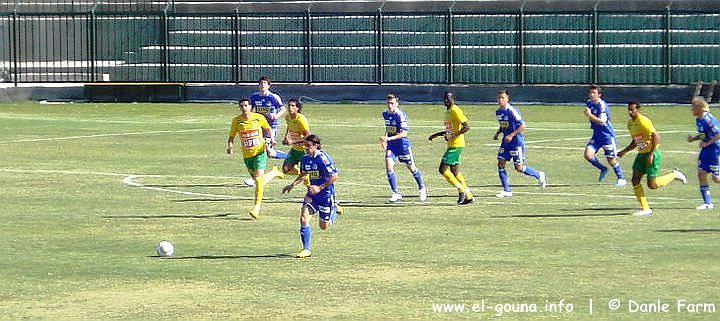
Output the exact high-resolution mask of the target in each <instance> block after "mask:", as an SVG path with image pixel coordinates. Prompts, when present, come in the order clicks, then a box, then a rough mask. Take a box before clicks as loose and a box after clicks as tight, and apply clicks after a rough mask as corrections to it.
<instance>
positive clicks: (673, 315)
mask: <svg viewBox="0 0 720 321" xmlns="http://www.w3.org/2000/svg"><path fill="white" fill-rule="evenodd" d="M401 107H402V108H403V109H405V110H406V111H407V113H408V116H409V118H410V121H411V132H410V138H411V140H412V141H413V143H414V145H413V149H414V152H415V159H416V161H417V163H418V166H419V167H420V169H421V170H422V172H423V174H424V178H425V182H426V183H427V185H428V187H429V191H430V198H429V200H428V201H427V202H425V203H421V202H418V201H417V197H416V195H417V191H416V187H415V184H414V181H413V180H412V177H411V175H410V174H409V173H408V171H407V170H406V169H404V168H402V167H398V168H397V173H398V177H399V180H400V185H401V190H402V191H403V193H404V195H405V200H404V202H402V203H400V204H393V205H388V204H386V200H387V197H388V196H389V195H390V191H389V188H388V187H387V180H386V177H385V170H384V165H383V154H382V151H381V149H380V146H379V144H378V143H377V136H379V135H380V134H381V133H382V131H383V122H382V118H381V117H380V111H381V110H382V109H383V108H384V105H381V104H377V105H351V104H347V105H307V106H305V114H306V115H307V116H308V118H309V119H310V123H311V127H312V130H313V132H314V133H316V134H318V135H319V136H320V137H322V138H323V143H324V149H325V150H326V151H328V152H329V154H330V155H331V156H332V157H333V158H334V159H335V161H336V163H337V166H338V167H339V168H340V179H339V181H338V183H337V188H338V190H339V197H340V199H341V200H342V202H343V204H344V207H345V209H346V211H347V213H346V214H345V215H343V216H341V217H340V219H339V221H338V224H337V225H336V226H334V227H333V228H332V229H331V230H329V231H320V229H319V228H317V224H316V223H315V224H313V257H312V258H309V259H302V260H300V259H295V258H294V257H292V256H293V255H294V254H295V253H296V251H297V250H298V249H299V248H300V239H299V233H298V230H299V224H298V215H299V207H300V203H299V202H300V201H301V197H302V192H301V189H299V188H298V189H296V190H294V191H293V192H292V193H291V195H284V194H282V193H281V192H280V190H281V188H282V186H284V185H285V184H287V183H288V182H289V181H290V180H289V179H285V180H281V181H274V182H272V183H271V184H270V185H269V186H268V188H267V190H266V192H265V202H264V207H263V211H262V213H261V218H260V219H259V220H251V219H250V218H249V217H248V215H247V214H246V211H247V210H248V209H249V208H250V207H251V204H252V197H253V195H252V189H251V188H247V187H245V186H244V185H243V184H242V179H244V178H245V177H247V173H246V171H245V169H244V166H243V163H242V159H241V158H240V155H238V154H235V155H233V156H228V155H226V154H225V142H226V140H227V130H228V127H229V121H230V119H231V118H232V117H233V116H235V115H236V114H237V113H238V108H237V107H236V106H235V105H230V104H181V105H173V104H65V105H52V104H44V105H41V104H36V103H18V104H2V105H0V133H1V134H0V215H1V216H0V218H1V219H0V231H1V232H0V257H1V259H0V284H1V286H0V319H5V320H18V319H33V320H37V319H44V320H72V319H88V320H100V319H126V320H163V319H185V320H215V319H257V320H267V319H276V320H290V319H300V320H302V319H332V320H340V319H355V320H378V319H396V320H409V319H448V320H454V319H461V318H463V319H465V318H466V319H475V320H478V319H497V320H718V318H720V312H719V311H716V310H715V309H717V308H720V307H717V306H718V305H720V252H719V251H720V237H719V236H720V215H719V213H720V209H715V210H711V211H707V212H702V213H701V212H698V211H696V210H695V206H697V205H699V204H700V203H701V201H700V195H699V192H698V187H697V177H696V169H695V164H696V157H697V145H696V143H692V144H691V143H687V142H686V141H685V138H686V137H687V135H688V134H691V133H693V132H694V130H695V129H694V117H693V116H692V115H691V113H690V112H689V110H688V108H687V107H681V106H675V107H668V106H664V107H654V106H651V107H645V108H644V109H645V113H646V114H647V115H649V117H650V118H651V119H653V121H654V122H655V125H656V127H657V128H658V129H659V131H660V133H661V135H662V149H663V150H664V156H665V158H664V163H663V168H664V169H665V170H670V169H672V168H673V167H679V168H681V169H683V170H685V172H686V173H687V174H688V178H689V183H688V184H687V185H682V184H680V183H679V182H674V183H672V184H670V185H668V186H666V187H665V188H663V189H661V190H656V191H648V190H647V189H646V192H647V194H648V198H649V200H650V203H651V206H652V207H653V209H654V210H655V215H653V216H652V217H645V218H636V217H633V216H632V215H631V214H632V213H633V212H634V211H636V210H637V209H638V204H637V201H636V199H635V197H634V196H633V192H632V188H631V187H626V188H624V189H617V188H614V187H613V186H612V183H613V182H614V175H613V174H612V173H611V174H609V175H608V181H606V182H605V183H602V184H601V183H597V174H598V172H597V171H596V170H595V169H594V168H592V167H591V166H590V165H589V164H587V162H585V160H584V159H583V158H582V151H583V148H584V146H585V143H586V142H587V140H588V138H589V137H590V134H591V132H590V129H589V125H588V122H587V119H586V118H585V116H584V115H583V114H582V108H581V106H579V105H578V106H523V105H519V107H520V108H521V110H522V111H523V115H524V117H525V120H526V122H527V125H528V129H527V130H526V132H525V137H526V141H527V142H528V151H527V157H528V165H530V166H532V167H535V168H536V169H539V170H543V171H545V172H546V173H547V175H548V182H549V186H548V188H547V189H545V190H541V189H540V188H539V187H538V186H537V185H536V182H535V180H533V179H530V178H527V177H524V176H522V175H521V174H518V173H516V172H514V171H510V172H511V173H510V181H511V184H512V185H513V187H514V189H513V192H514V194H515V195H514V197H513V198H511V199H497V198H495V196H494V194H495V193H496V192H498V191H499V190H500V187H499V182H498V178H497V170H496V153H497V145H496V144H497V143H496V142H495V141H493V140H492V135H493V133H494V132H495V130H496V128H497V127H496V126H497V124H496V121H495V120H494V110H495V106H487V105H484V106H477V105H464V106H462V107H463V108H464V110H465V112H466V114H467V115H468V117H469V118H470V126H471V131H470V132H469V133H468V135H467V141H468V147H467V148H466V149H465V152H464V153H463V157H464V158H463V160H464V162H463V172H464V173H465V176H466V178H467V180H468V182H469V184H470V185H471V188H472V189H473V191H474V193H475V195H476V197H477V201H476V203H474V204H472V205H469V206H466V207H458V206H457V205H455V199H456V197H457V193H456V191H455V190H454V189H453V188H450V187H449V185H448V184H447V183H446V182H445V181H444V179H442V177H441V176H440V175H439V174H438V173H437V166H438V163H439V160H440V156H441V155H442V153H443V151H444V149H445V146H444V143H443V142H440V141H439V140H436V141H434V142H429V141H427V139H426V137H427V136H428V135H429V134H430V133H432V132H434V131H437V130H440V129H442V117H443V112H444V107H443V106H441V105H405V106H401ZM612 112H613V119H614V123H615V127H616V129H618V136H619V137H618V143H619V146H620V147H621V148H622V147H624V146H626V145H627V143H628V142H629V138H628V133H627V130H626V128H625V124H626V122H627V117H628V116H627V113H626V111H625V108H624V106H617V107H614V108H613V110H612ZM281 130H283V131H284V124H283V125H282V127H281ZM634 157H635V153H634V152H632V153H630V154H629V155H628V156H626V158H623V159H622V161H621V162H622V165H623V169H624V171H625V175H627V176H629V175H630V172H631V162H632V159H634ZM271 163H272V164H277V165H279V164H280V163H279V162H277V161H272V162H271ZM603 163H605V161H604V160H603ZM508 169H510V167H508ZM712 190H713V192H715V197H716V199H718V197H720V196H718V195H720V193H717V191H718V190H719V189H718V187H717V186H713V187H712ZM164 239H167V240H170V241H172V242H173V243H174V244H175V246H176V254H175V256H174V257H173V258H170V259H161V258H158V257H157V256H156V254H155V251H154V247H155V245H156V244H157V243H158V242H159V241H160V240H164ZM613 299H618V300H620V308H619V309H618V310H611V309H610V308H609V304H611V303H614V301H612V300H613ZM561 300H563V301H562V302H563V310H562V311H559V308H558V306H557V305H556V306H555V310H554V311H548V310H550V304H553V303H555V304H559V302H560V301H561ZM590 300H592V305H591V303H590ZM658 300H659V301H660V304H661V305H662V304H668V310H669V312H655V313H641V312H640V311H639V310H641V309H642V310H645V309H648V308H651V307H650V306H649V305H648V304H650V303H653V304H654V305H657V304H658ZM678 300H686V301H680V303H683V302H686V303H685V304H691V303H707V304H703V305H697V306H695V305H692V306H690V307H691V308H692V309H691V310H693V311H697V310H699V311H701V312H700V313H695V312H689V311H688V306H683V305H681V304H679V303H678ZM631 301H632V302H636V303H637V304H638V305H633V304H632V302H631ZM483 302H484V304H485V306H486V307H485V310H484V311H482V310H481V311H478V312H474V311H471V309H472V305H473V304H482V303H483ZM437 304H465V310H464V312H437V311H434V305H437ZM497 304H503V305H505V308H507V309H512V308H515V309H524V310H525V311H523V312H519V311H518V312H512V311H505V312H504V313H502V315H501V316H499V315H498V314H499V312H497V311H495V310H494V309H495V308H496V305H497ZM568 304H571V305H572V311H571V312H570V311H567V309H568ZM640 304H643V305H642V306H641V305H640ZM521 305H522V306H521ZM533 305H534V306H535V310H536V311H535V312H532V310H533V308H532V307H533ZM546 305H548V308H546ZM437 307H438V306H435V308H437ZM451 307H452V306H451ZM490 307H491V308H492V309H490ZM441 308H443V307H442V306H441ZM444 308H447V306H445V307H444ZM501 308H502V307H501ZM660 308H662V307H660ZM678 308H680V311H679V312H678ZM711 308H712V310H711ZM478 309H481V306H477V307H476V310H478ZM591 309H592V313H591ZM633 310H638V311H637V312H633ZM713 310H715V311H713ZM703 311H704V312H703Z"/></svg>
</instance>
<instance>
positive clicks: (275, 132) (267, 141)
mask: <svg viewBox="0 0 720 321" xmlns="http://www.w3.org/2000/svg"><path fill="white" fill-rule="evenodd" d="M270 130H272V133H273V136H275V140H276V141H277V140H278V127H270ZM263 136H264V137H265V149H274V148H275V145H273V144H272V142H271V141H270V136H267V135H263Z"/></svg>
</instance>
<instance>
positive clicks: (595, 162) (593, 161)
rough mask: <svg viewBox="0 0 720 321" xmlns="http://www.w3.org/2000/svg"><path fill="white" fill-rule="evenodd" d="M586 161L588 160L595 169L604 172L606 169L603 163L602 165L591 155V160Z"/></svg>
mask: <svg viewBox="0 0 720 321" xmlns="http://www.w3.org/2000/svg"><path fill="white" fill-rule="evenodd" d="M588 162H590V164H592V166H595V167H596V168H597V169H599V170H600V171H601V172H604V171H606V170H607V167H605V165H603V164H602V163H600V161H599V160H598V159H597V157H593V158H592V159H591V160H589V161H588Z"/></svg>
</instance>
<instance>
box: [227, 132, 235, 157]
mask: <svg viewBox="0 0 720 321" xmlns="http://www.w3.org/2000/svg"><path fill="white" fill-rule="evenodd" d="M234 142H235V136H234V135H233V136H230V137H228V141H227V149H226V150H225V151H226V152H227V153H228V154H229V155H232V153H233V143H234Z"/></svg>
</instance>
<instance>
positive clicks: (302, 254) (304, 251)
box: [295, 249, 312, 259]
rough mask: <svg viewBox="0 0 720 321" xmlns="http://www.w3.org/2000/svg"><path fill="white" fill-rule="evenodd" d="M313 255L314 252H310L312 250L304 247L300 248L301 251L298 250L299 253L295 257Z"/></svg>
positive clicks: (302, 257) (300, 257)
mask: <svg viewBox="0 0 720 321" xmlns="http://www.w3.org/2000/svg"><path fill="white" fill-rule="evenodd" d="M311 255H312V252H310V250H308V249H302V250H300V252H298V254H296V255H295V257H296V258H299V259H304V258H306V257H310V256H311Z"/></svg>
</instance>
